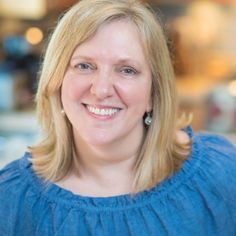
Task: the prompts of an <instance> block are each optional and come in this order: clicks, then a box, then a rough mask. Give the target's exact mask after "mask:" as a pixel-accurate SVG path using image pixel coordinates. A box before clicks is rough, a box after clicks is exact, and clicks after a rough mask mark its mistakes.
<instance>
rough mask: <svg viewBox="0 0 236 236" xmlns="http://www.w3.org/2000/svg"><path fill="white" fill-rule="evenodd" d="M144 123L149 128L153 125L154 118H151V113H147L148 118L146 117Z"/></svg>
mask: <svg viewBox="0 0 236 236" xmlns="http://www.w3.org/2000/svg"><path fill="white" fill-rule="evenodd" d="M144 123H145V124H146V125H147V126H150V125H151V123H152V117H151V113H150V112H147V116H146V117H145V119H144Z"/></svg>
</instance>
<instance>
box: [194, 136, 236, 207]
mask: <svg viewBox="0 0 236 236" xmlns="http://www.w3.org/2000/svg"><path fill="white" fill-rule="evenodd" d="M194 143H195V144H194ZM196 143H197V145H196ZM194 149H195V150H194ZM193 155H195V157H194V158H196V159H199V168H198V175H196V178H198V179H199V181H200V182H201V184H202V185H204V186H205V187H206V191H213V190H215V191H216V192H217V194H219V195H221V197H222V198H223V200H226V202H229V203H232V204H233V202H235V200H234V199H236V146H235V145H234V144H232V143H231V142H230V141H229V140H227V139H226V138H224V137H222V136H219V135H215V134H207V133H199V134H195V135H194V136H193ZM234 207H235V211H236V202H235V203H234Z"/></svg>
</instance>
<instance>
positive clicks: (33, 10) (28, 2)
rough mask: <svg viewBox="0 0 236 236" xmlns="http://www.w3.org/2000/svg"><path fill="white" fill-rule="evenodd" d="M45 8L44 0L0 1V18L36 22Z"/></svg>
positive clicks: (42, 14)
mask: <svg viewBox="0 0 236 236" xmlns="http://www.w3.org/2000/svg"><path fill="white" fill-rule="evenodd" d="M46 8H47V7H46V0H20V1H19V0H0V16H1V15H2V16H6V17H15V18H25V19H35V20H37V19H40V18H42V17H43V16H44V15H45V14H46Z"/></svg>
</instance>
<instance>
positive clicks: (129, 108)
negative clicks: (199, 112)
mask: <svg viewBox="0 0 236 236" xmlns="http://www.w3.org/2000/svg"><path fill="white" fill-rule="evenodd" d="M36 101H37V111H38V117H39V120H40V122H41V124H42V128H43V133H44V139H43V140H42V142H40V143H39V144H38V145H36V146H34V147H31V148H30V152H28V153H26V154H25V156H24V157H23V158H22V159H20V160H18V161H16V162H14V163H11V164H9V165H8V166H7V167H5V169H3V170H2V171H1V175H0V193H1V195H0V200H1V203H2V205H1V206H0V216H1V223H0V230H1V232H2V235H8V236H9V235H70V236H71V235H112V234H114V235H235V233H236V203H235V198H236V187H235V186H236V178H235V175H236V166H235V165H236V164H235V163H236V160H235V159H236V148H235V147H234V146H233V145H232V144H230V143H229V142H227V141H226V140H225V139H223V138H221V137H218V136H214V135H203V134H194V133H193V131H192V130H191V128H190V127H188V128H184V127H185V126H186V125H187V122H186V121H185V120H186V119H185V120H184V119H178V120H177V118H176V117H177V116H176V94H175V86H174V76H173V71H172V66H171V62H170V57H169V53H168V49H167V46H166V40H165V38H164V35H163V32H162V29H161V26H160V24H159V22H158V21H157V20H156V19H155V16H154V14H153V13H152V12H151V11H150V10H149V9H148V7H145V5H143V4H141V3H140V2H138V1H134V0H128V1H127V0H126V1H124V0H116V1H115V0H82V1H80V2H79V3H78V4H76V5H75V6H73V7H72V8H71V9H70V10H69V11H68V12H67V13H66V14H65V15H64V17H63V18H62V19H61V21H60V22H59V24H58V26H57V27H56V29H55V31H54V33H53V35H52V37H51V40H50V43H49V46H48V49H47V51H46V55H45V60H44V63H43V67H42V71H41V77H40V82H39V87H38V93H37V99H36ZM19 232H20V233H19Z"/></svg>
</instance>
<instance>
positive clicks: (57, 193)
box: [20, 127, 203, 210]
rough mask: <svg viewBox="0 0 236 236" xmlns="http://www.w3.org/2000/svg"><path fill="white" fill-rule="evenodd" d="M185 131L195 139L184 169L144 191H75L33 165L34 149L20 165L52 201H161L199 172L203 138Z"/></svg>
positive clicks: (83, 204)
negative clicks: (99, 193) (113, 193)
mask: <svg viewBox="0 0 236 236" xmlns="http://www.w3.org/2000/svg"><path fill="white" fill-rule="evenodd" d="M185 131H186V132H187V134H188V135H189V136H190V138H191V139H192V143H193V144H192V151H191V154H190V155H189V157H188V159H187V160H186V161H185V162H184V163H183V165H182V167H181V169H180V170H179V171H177V172H176V173H175V174H174V175H172V176H171V177H169V178H167V179H165V180H164V181H162V182H161V183H160V184H158V185H157V186H155V187H154V188H152V189H150V190H145V191H142V192H140V193H137V194H135V195H130V194H123V195H116V196H108V197H92V196H82V195H78V194H74V193H72V192H71V191H69V190H67V189H64V188H62V187H60V186H58V185H56V184H55V183H52V182H50V181H47V182H46V181H45V180H44V179H42V178H40V177H39V176H38V175H37V174H36V173H35V171H34V170H33V168H32V163H31V158H32V157H31V153H26V154H25V157H24V158H23V159H22V162H21V163H20V165H21V169H25V168H27V171H26V172H24V173H25V174H26V175H27V176H26V181H28V182H29V185H30V188H31V190H32V192H33V194H37V195H41V196H42V197H45V198H46V200H47V201H49V202H51V203H59V202H60V203H61V204H63V205H66V206H67V207H69V208H71V207H73V208H74V207H80V208H86V209H92V210H96V209H97V210H102V209H103V210H105V209H110V210H112V209H114V210H117V209H124V208H125V209H127V208H133V207H137V206H142V205H146V204H148V203H150V202H153V201H156V200H159V201H160V199H161V198H162V197H164V196H166V195H167V194H168V193H170V192H172V191H174V190H175V189H177V188H179V186H180V185H181V184H182V183H183V181H185V182H186V181H188V180H189V179H190V178H189V177H190V176H192V175H193V174H194V173H195V170H196V169H198V166H199V165H200V160H201V155H202V152H203V150H202V149H201V152H200V150H199V146H201V147H202V145H199V142H201V140H200V138H198V136H197V135H194V133H193V130H192V128H191V127H187V128H186V129H185Z"/></svg>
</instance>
